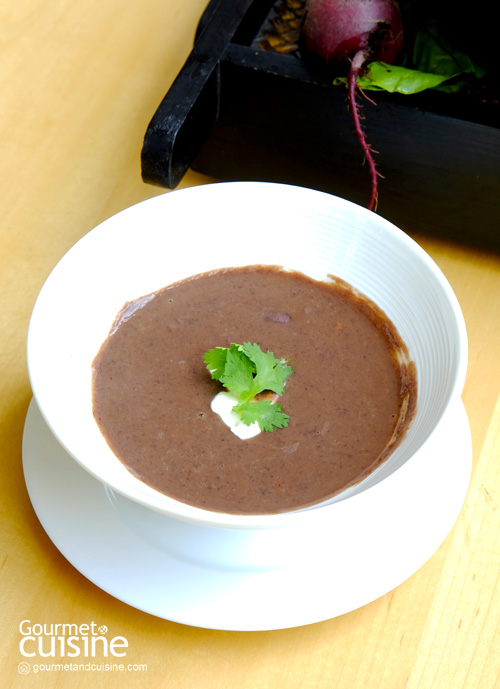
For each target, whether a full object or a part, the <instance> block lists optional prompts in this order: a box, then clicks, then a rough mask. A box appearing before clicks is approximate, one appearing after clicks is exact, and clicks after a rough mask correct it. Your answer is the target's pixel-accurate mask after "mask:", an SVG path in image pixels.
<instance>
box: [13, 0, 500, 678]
mask: <svg viewBox="0 0 500 689" xmlns="http://www.w3.org/2000/svg"><path fill="white" fill-rule="evenodd" d="M204 5H205V0H168V1H167V2H165V1H163V2H160V0H141V1H140V2H138V0H131V2H128V3H123V2H120V3H119V2H118V1H117V0H86V1H85V2H83V0H74V1H73V2H69V1H66V2H65V1H64V0H59V1H58V0H52V1H51V2H49V1H47V0H31V1H29V0H17V2H15V3H7V2H6V0H4V1H3V2H2V3H1V7H0V74H1V84H2V95H1V99H0V131H1V155H0V175H1V177H0V178H1V182H2V195H1V202H0V203H1V206H2V214H1V216H2V220H1V225H0V236H1V240H0V242H1V244H0V270H1V273H0V274H1V279H2V308H1V310H0V322H1V327H0V337H1V339H2V349H1V351H2V361H1V366H2V378H1V381H2V382H1V385H2V388H1V390H2V393H1V395H0V410H1V411H0V415H1V416H0V420H1V424H0V429H1V430H0V433H1V436H0V452H1V462H0V471H1V481H0V486H1V491H2V500H1V503H0V504H1V507H0V509H1V517H2V531H1V540H0V544H1V546H0V566H1V569H0V577H1V579H0V591H1V594H0V595H1V617H0V625H1V628H0V630H1V635H0V649H1V650H0V657H1V676H2V686H4V687H25V686H28V685H29V686H37V687H38V686H40V687H56V686H57V687H71V688H72V689H77V687H84V686H89V685H90V684H91V683H95V686H96V687H99V686H106V687H115V686H116V687H118V686H120V687H121V686H137V685H138V683H144V684H146V683H147V685H148V686H151V687H163V686H165V687H171V688H172V689H174V688H175V689H187V688H188V687H204V689H210V688H211V687H218V688H219V689H220V688H222V687H228V688H229V687H231V688H234V687H238V688H239V689H246V688H248V689H250V688H251V689H255V687H258V688H259V689H262V688H264V687H274V688H276V689H278V688H279V689H281V688H283V689H285V688H286V689H293V688H295V687H311V688H312V687H315V688H324V689H334V688H342V689H344V688H345V689H347V688H348V689H355V688H356V687H360V688H361V687H362V688H363V689H374V688H375V687H377V688H379V687H380V688H382V687H383V689H403V688H410V687H411V688H412V689H413V688H415V689H416V688H418V689H428V688H430V687H433V688H436V689H447V688H450V689H451V688H453V689H462V688H464V687H467V688H477V689H479V688H481V689H493V688H494V687H499V686H500V630H499V619H500V587H499V583H498V576H499V572H500V543H499V526H500V513H499V506H500V471H499V470H498V463H499V461H500V397H499V393H500V358H499V345H500V319H499V313H500V258H499V256H497V255H494V254H492V253H482V252H480V251H478V250H474V249H470V248H467V247H462V246H458V245H454V244H453V243H450V242H442V241H439V240H437V239H434V238H432V237H429V236H425V237H423V236H420V237H418V236H415V235H414V234H413V233H412V231H411V227H407V228H404V229H405V230H406V231H407V232H408V233H409V234H413V236H415V238H416V239H417V241H419V242H420V243H421V244H422V245H423V247H424V248H425V249H426V250H427V251H428V252H429V253H430V254H431V256H432V257H433V258H434V259H435V260H436V261H437V263H438V264H439V265H440V266H441V268H442V269H443V271H444V273H445V275H446V276H447V278H448V279H449V281H450V283H451V285H452V287H453V288H454V290H455V292H456V294H457V296H458V299H459V301H460V303H461V305H462V308H463V311H464V315H465V319H466V322H467V327H468V332H469V338H470V360H469V370H468V378H467V382H466V386H465V390H464V394H463V401H464V404H465V407H466V410H467V413H468V416H469V420H470V425H471V431H472V439H473V448H474V456H473V474H472V481H471V485H470V490H469V493H468V497H467V500H466V503H465V505H464V507H463V510H462V512H461V514H460V516H459V519H458V521H457V523H456V525H455V527H454V529H453V531H452V532H451V533H450V535H449V536H448V538H447V539H446V541H445V542H444V543H443V545H442V546H441V547H440V548H439V550H438V551H437V552H436V553H435V554H434V555H433V557H432V558H431V559H430V560H429V561H428V562H427V563H426V564H425V565H424V566H423V567H422V568H421V569H420V570H419V571H418V572H417V573H416V574H414V575H413V576H412V577H411V578H410V579H409V580H407V581H406V582H405V583H403V584H402V585H400V586H399V587H398V588H397V589H396V590H394V591H392V592H391V593H388V594H387V595H385V596H383V597H382V598H380V599H379V600H376V601H374V602H373V603H371V604H369V605H366V606H365V607H363V608H361V609H359V610H356V611H354V612H351V613H349V614H346V615H343V616H342V617H339V618H336V619H332V620H329V621H327V622H321V623H317V624H313V625H310V626H306V627H301V628H295V629H289V630H285V631H273V632H252V633H238V632H221V631H211V630H203V629H197V628H190V627H187V626H182V625H179V624H175V623H172V622H169V621H165V620H162V619H159V618H156V617H153V616H150V615H148V614H145V613H142V612H140V611H138V610H136V609H134V608H132V607H129V606H127V605H126V604H124V603H122V602H120V601H118V600H115V599H114V598H112V597H111V596H110V595H108V594H106V593H104V592H103V591H102V590H100V589H99V588H97V587H96V586H94V585H93V584H91V583H90V582H89V581H88V580H87V579H85V577H84V576H82V575H81V574H80V573H79V572H78V571H76V570H75V569H74V568H73V567H72V566H71V565H70V564H68V562H67V561H66V560H65V558H64V557H63V555H61V553H60V552H59V551H58V550H57V549H56V548H55V547H54V545H53V544H52V542H51V541H50V539H49V538H48V536H47V535H46V534H45V532H44V531H43V529H42V528H41V526H40V525H39V522H38V520H37V517H36V515H35V513H34V511H33V509H32V507H31V504H30V501H29V498H28V495H27V492H26V488H25V484H24V479H23V472H22V465H21V441H22V432H23V425H24V420H25V415H26V412H27V408H28V404H29V401H30V399H31V391H30V386H29V381H28V376H27V370H26V360H25V342H26V335H27V328H28V322H29V317H30V313H31V310H32V308H33V304H34V301H35V299H36V296H37V294H38V292H39V290H40V288H41V286H42V284H43V282H44V280H45V279H46V277H47V275H48V274H49V272H50V271H51V269H52V268H53V266H54V265H55V264H56V262H57V261H58V260H59V259H60V258H61V257H62V256H63V254H64V253H65V252H66V251H67V250H68V249H69V248H70V247H71V246H72V245H73V244H74V243H75V242H76V241H77V240H78V239H79V238H80V237H82V235H84V234H85V233H86V232H88V231H89V230H90V229H92V227H94V226H95V225H96V224H97V223H99V222H100V221H102V220H103V219H105V218H106V217H108V216H110V215H111V214H113V213H115V212H117V211H119V210H121V209H123V208H125V207H127V206H129V205H131V204H133V203H135V202H137V201H140V200H142V199H146V198H148V197H151V196H153V195H156V194H158V193H162V192H163V190H161V189H157V188H154V187H150V186H147V185H145V184H144V183H143V182H142V180H141V176H140V150H141V146H142V140H143V135H144V132H145V128H146V126H147V124H148V122H149V120H150V118H151V116H152V114H153V113H154V111H155V109H156V107H157V105H158V103H159V101H160V100H161V98H162V96H163V95H164V93H165V92H166V90H167V88H168V86H169V84H170V83H171V82H172V81H173V79H174V77H175V76H176V74H177V72H178V70H179V69H180V67H181V65H182V64H183V62H184V60H185V58H186V56H187V54H188V52H189V50H190V47H191V45H192V39H193V35H194V30H195V27H196V23H197V21H198V19H199V17H200V15H201V13H202V10H203V8H204ZM210 181H212V180H208V179H207V178H204V177H202V176H200V175H196V174H194V173H189V174H188V175H187V176H186V177H185V179H184V181H183V183H182V186H191V185H195V184H202V183H206V182H210ZM480 214H481V209H478V222H480ZM23 620H30V621H31V623H41V624H44V623H45V624H51V623H76V624H83V623H88V622H90V621H92V620H99V621H100V622H101V623H105V624H106V625H107V627H108V628H109V629H113V630H115V634H120V635H122V636H124V637H125V638H126V639H127V640H128V652H127V657H126V661H125V662H126V663H127V664H128V663H131V664H137V665H145V666H147V669H146V668H144V667H142V668H141V669H137V670H135V671H134V670H132V671H129V672H119V671H109V672H92V671H85V670H82V671H79V672H76V671H75V672H70V671H64V670H57V669H53V670H49V671H45V672H38V673H35V671H34V668H33V667H32V663H33V658H24V657H23V656H22V655H21V653H20V649H19V643H20V639H21V634H20V631H19V625H20V623H21V622H22V621H23ZM38 660H39V661H45V662H46V663H47V664H50V663H51V662H52V663H58V662H61V659H60V658H58V657H57V656H56V657H55V658H47V659H41V658H38ZM98 660H101V661H102V658H101V659H98ZM24 661H30V667H29V669H30V670H31V672H30V673H29V676H24V675H23V673H22V670H23V669H24V668H23V667H22V666H20V663H21V662H24ZM92 686H94V684H93V685H92Z"/></svg>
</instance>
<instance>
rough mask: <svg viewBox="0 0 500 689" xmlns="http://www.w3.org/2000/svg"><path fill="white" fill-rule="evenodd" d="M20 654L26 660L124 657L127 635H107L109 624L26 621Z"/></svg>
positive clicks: (24, 622) (22, 626)
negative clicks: (107, 625)
mask: <svg viewBox="0 0 500 689" xmlns="http://www.w3.org/2000/svg"><path fill="white" fill-rule="evenodd" d="M19 631H20V633H21V640H20V642H19V651H20V652H21V654H22V655H23V656H24V657H25V658H38V657H40V658H55V657H59V658H96V657H104V658H108V657H110V656H113V657H116V658H121V657H123V656H125V655H126V654H127V648H128V641H127V639H126V638H125V637H124V636H113V637H109V635H108V636H106V634H107V632H108V628H107V627H106V625H104V624H101V625H98V624H96V623H95V622H90V623H89V624H60V623H57V624H54V623H51V624H45V623H44V624H41V623H38V622H35V623H33V622H31V620H23V621H22V622H21V623H20V624H19Z"/></svg>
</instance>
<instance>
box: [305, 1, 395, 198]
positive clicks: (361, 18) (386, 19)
mask: <svg viewBox="0 0 500 689" xmlns="http://www.w3.org/2000/svg"><path fill="white" fill-rule="evenodd" d="M301 46H302V50H303V51H304V52H305V53H306V54H309V55H314V56H316V57H317V58H320V59H321V60H322V61H323V62H324V63H325V65H327V66H332V65H336V64H338V65H342V64H343V63H345V64H348V65H349V104H350V109H351V114H352V117H353V121H354V127H355V129H356V134H357V137H358V139H359V142H360V144H361V147H362V149H363V152H364V154H365V157H366V160H367V162H368V165H369V167H370V173H371V178H372V194H371V198H370V203H369V204H368V208H369V209H370V210H372V209H373V207H374V205H375V203H376V200H377V194H378V184H377V178H378V175H379V173H378V172H377V170H376V167H375V161H374V159H373V155H372V148H371V146H370V145H369V144H368V143H367V142H366V139H365V135H364V133H363V129H362V127H361V118H360V113H359V106H358V103H357V99H356V96H357V92H358V90H360V89H359V86H358V76H359V75H360V74H363V71H364V69H365V67H366V65H367V64H368V63H369V62H373V61H375V60H381V61H382V62H387V63H388V64H394V63H395V62H397V60H398V58H399V56H400V54H401V52H402V50H403V25H402V23H401V15H400V13H399V7H398V4H397V3H396V2H394V0H306V11H305V16H304V23H303V26H302V36H301Z"/></svg>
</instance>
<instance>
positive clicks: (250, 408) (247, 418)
mask: <svg viewBox="0 0 500 689" xmlns="http://www.w3.org/2000/svg"><path fill="white" fill-rule="evenodd" d="M282 409H283V406H282V405H281V404H273V403H272V402H271V401H270V400H258V401H257V402H240V403H239V404H237V405H236V406H235V407H233V410H234V411H235V412H236V413H237V414H239V415H240V418H241V420H242V421H243V423H244V424H246V425H247V426H250V425H251V424H252V423H258V424H259V427H260V429H261V431H270V432H272V431H273V430H274V428H285V427H286V426H288V419H289V416H288V414H285V413H284V412H283V411H282Z"/></svg>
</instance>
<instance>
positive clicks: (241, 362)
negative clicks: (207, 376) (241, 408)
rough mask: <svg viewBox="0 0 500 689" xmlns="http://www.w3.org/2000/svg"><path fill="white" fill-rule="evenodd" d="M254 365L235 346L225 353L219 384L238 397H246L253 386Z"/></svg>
mask: <svg viewBox="0 0 500 689" xmlns="http://www.w3.org/2000/svg"><path fill="white" fill-rule="evenodd" d="M253 372H254V365H253V363H252V362H251V361H250V359H249V358H248V357H247V356H246V355H245V353H244V352H243V351H242V350H241V349H240V348H239V347H238V346H236V345H234V344H233V345H231V349H229V350H228V352H227V357H226V366H225V368H224V373H223V375H222V376H221V378H220V382H221V383H222V384H223V385H224V386H225V387H226V388H227V389H228V390H230V391H231V392H234V393H236V394H237V395H238V396H239V397H241V396H244V395H248V394H249V391H250V390H251V389H252V386H253V381H254V377H253Z"/></svg>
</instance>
